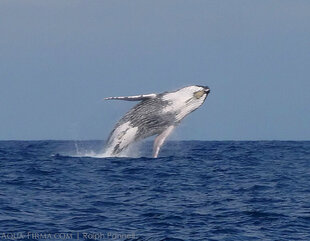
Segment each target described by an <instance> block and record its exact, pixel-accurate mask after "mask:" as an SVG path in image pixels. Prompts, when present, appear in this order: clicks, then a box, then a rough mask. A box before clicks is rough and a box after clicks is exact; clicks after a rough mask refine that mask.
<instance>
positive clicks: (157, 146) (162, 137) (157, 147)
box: [153, 126, 174, 158]
mask: <svg viewBox="0 0 310 241" xmlns="http://www.w3.org/2000/svg"><path fill="white" fill-rule="evenodd" d="M173 129H174V126H169V127H168V128H167V129H166V130H164V131H163V132H162V133H160V134H159V135H158V136H157V137H156V138H155V141H154V146H153V157H154V158H156V157H157V156H158V153H159V150H160V148H161V146H162V145H163V144H164V142H165V140H166V138H167V137H168V136H169V135H170V134H171V132H172V131H173Z"/></svg>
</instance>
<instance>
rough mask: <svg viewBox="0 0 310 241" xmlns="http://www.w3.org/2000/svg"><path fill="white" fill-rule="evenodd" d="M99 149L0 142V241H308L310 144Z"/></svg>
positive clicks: (92, 144)
mask: <svg viewBox="0 0 310 241" xmlns="http://www.w3.org/2000/svg"><path fill="white" fill-rule="evenodd" d="M103 145H104V142H103V141H1V142H0V240H10V239H11V240H12V239H14V240H139V241H141V240H156V241H157V240H185V241H187V240H238V241H239V240H310V142H309V141H308V142H301V141H300V142H299V141H298V142H294V141H250V142H247V141H242V142H238V141H170V142H168V143H166V145H164V147H163V148H162V151H161V153H160V157H159V158H157V159H153V158H151V157H150V154H151V149H152V143H151V142H146V143H143V144H142V145H141V146H140V147H139V149H136V150H135V151H132V156H136V157H135V158H132V157H122V158H99V157H98V156H100V155H98V153H99V154H100V152H101V150H102V147H103ZM138 156H141V157H138Z"/></svg>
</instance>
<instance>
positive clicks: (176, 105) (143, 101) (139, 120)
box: [104, 85, 210, 158]
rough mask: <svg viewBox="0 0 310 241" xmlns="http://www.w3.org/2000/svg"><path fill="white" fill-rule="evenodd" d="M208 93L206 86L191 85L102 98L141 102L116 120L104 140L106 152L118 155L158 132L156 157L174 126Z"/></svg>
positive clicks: (155, 145)
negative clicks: (148, 92)
mask: <svg viewBox="0 0 310 241" xmlns="http://www.w3.org/2000/svg"><path fill="white" fill-rule="evenodd" d="M209 93H210V88H209V87H208V86H200V85H192V86H187V87H184V88H181V89H179V90H176V91H173V92H164V93H160V94H146V95H137V96H123V97H107V98H104V99H105V100H126V101H140V103H138V104H137V105H136V106H134V107H133V108H132V109H131V110H129V111H128V112H127V113H126V114H125V115H124V116H123V117H122V118H121V119H120V120H119V121H118V122H117V124H116V126H115V127H114V129H113V131H112V132H111V134H110V136H109V138H108V140H107V144H106V155H110V156H119V155H120V154H121V152H122V151H124V150H125V149H126V148H127V147H128V146H130V144H132V143H134V142H136V141H139V140H142V139H144V138H147V137H150V136H154V135H157V137H156V138H155V141H154V145H153V157H155V158H156V157H157V156H158V153H159V150H160V148H161V146H162V145H163V143H164V141H165V140H166V138H167V137H168V136H169V135H170V134H171V132H172V131H173V129H174V128H175V127H176V126H177V125H178V124H179V123H180V121H181V120H182V119H183V118H184V117H185V116H187V115H188V114H189V113H191V112H193V111H194V110H196V109H197V108H198V107H199V106H201V105H202V104H203V103H204V101H205V100H206V98H207V96H208V94H209Z"/></svg>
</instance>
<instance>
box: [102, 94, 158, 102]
mask: <svg viewBox="0 0 310 241" xmlns="http://www.w3.org/2000/svg"><path fill="white" fill-rule="evenodd" d="M156 96H157V95H156V94H147V95H133V96H119V97H107V98H104V100H127V101H140V100H147V99H153V98H155V97H156Z"/></svg>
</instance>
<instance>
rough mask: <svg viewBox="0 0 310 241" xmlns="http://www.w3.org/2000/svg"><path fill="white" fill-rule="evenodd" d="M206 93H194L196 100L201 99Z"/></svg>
mask: <svg viewBox="0 0 310 241" xmlns="http://www.w3.org/2000/svg"><path fill="white" fill-rule="evenodd" d="M204 93H205V92H204V91H203V90H200V91H197V92H195V93H194V96H195V98H196V99H200V98H201V97H202V96H203V94H204Z"/></svg>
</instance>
